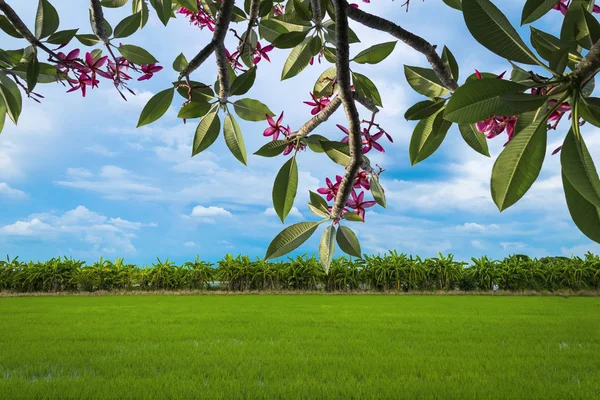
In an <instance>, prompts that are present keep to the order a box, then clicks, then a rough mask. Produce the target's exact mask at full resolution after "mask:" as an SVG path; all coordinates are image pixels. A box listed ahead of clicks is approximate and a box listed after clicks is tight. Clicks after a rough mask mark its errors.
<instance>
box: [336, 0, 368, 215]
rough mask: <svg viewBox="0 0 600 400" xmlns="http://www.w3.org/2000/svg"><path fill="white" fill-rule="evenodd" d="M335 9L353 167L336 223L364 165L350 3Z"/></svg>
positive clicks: (338, 198) (343, 188)
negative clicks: (353, 76) (350, 37)
mask: <svg viewBox="0 0 600 400" xmlns="http://www.w3.org/2000/svg"><path fill="white" fill-rule="evenodd" d="M333 5H334V7H335V34H336V38H337V43H336V68H337V71H336V76H337V81H338V84H339V89H338V90H339V97H340V98H341V100H342V104H344V110H345V111H346V118H347V119H348V144H349V146H350V163H349V164H348V166H347V167H346V173H345V174H344V177H343V178H342V181H341V182H340V186H339V189H338V192H337V196H336V199H335V203H334V205H333V209H332V210H331V216H332V218H333V219H334V220H337V219H339V218H340V216H341V213H342V210H343V209H344V207H345V206H346V202H347V201H348V197H350V193H351V192H352V187H353V186H354V179H355V178H356V174H357V173H358V170H359V168H360V166H361V164H362V140H361V134H360V118H359V116H358V110H357V109H356V104H355V103H354V98H353V96H352V90H351V89H350V86H351V85H352V83H351V81H350V46H349V44H348V9H351V8H352V7H348V3H347V2H346V0H333Z"/></svg>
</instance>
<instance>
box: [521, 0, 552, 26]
mask: <svg viewBox="0 0 600 400" xmlns="http://www.w3.org/2000/svg"><path fill="white" fill-rule="evenodd" d="M556 4H557V2H556V1H554V0H527V2H526V3H525V6H524V7H523V13H522V14H521V25H525V24H530V23H532V22H533V21H536V20H538V19H540V18H541V17H543V16H544V15H546V13H547V12H548V11H550V10H552V8H553V7H554V6H556Z"/></svg>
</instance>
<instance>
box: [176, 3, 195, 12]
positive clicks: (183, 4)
mask: <svg viewBox="0 0 600 400" xmlns="http://www.w3.org/2000/svg"><path fill="white" fill-rule="evenodd" d="M177 1H178V2H179V4H181V5H182V6H183V7H185V8H187V9H188V10H192V11H193V12H195V13H197V12H198V1H197V0H177Z"/></svg>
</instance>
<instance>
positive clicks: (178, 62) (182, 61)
mask: <svg viewBox="0 0 600 400" xmlns="http://www.w3.org/2000/svg"><path fill="white" fill-rule="evenodd" d="M187 66H188V60H187V59H186V58H185V55H184V54H183V53H181V54H179V55H178V56H177V57H176V58H175V60H174V61H173V69H174V70H175V71H177V72H181V71H183V70H184V69H185V68H186V67H187Z"/></svg>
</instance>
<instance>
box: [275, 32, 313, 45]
mask: <svg viewBox="0 0 600 400" xmlns="http://www.w3.org/2000/svg"><path fill="white" fill-rule="evenodd" d="M306 35H308V31H300V32H286V33H282V34H280V35H279V36H278V37H277V38H276V39H275V40H273V42H272V43H271V44H272V45H273V46H275V47H277V48H278V49H291V48H292V47H296V46H298V45H299V44H300V43H302V42H303V41H304V39H305V38H306Z"/></svg>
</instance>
